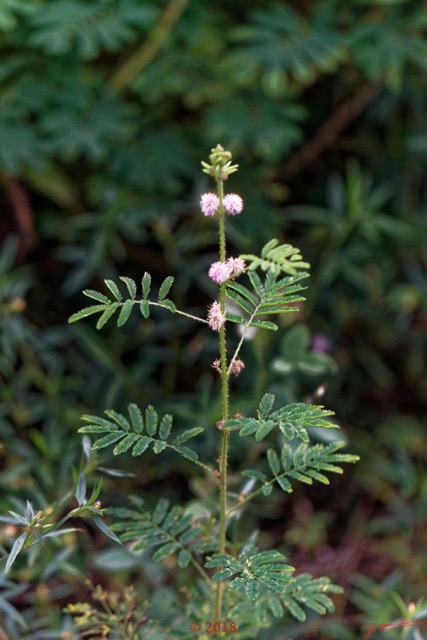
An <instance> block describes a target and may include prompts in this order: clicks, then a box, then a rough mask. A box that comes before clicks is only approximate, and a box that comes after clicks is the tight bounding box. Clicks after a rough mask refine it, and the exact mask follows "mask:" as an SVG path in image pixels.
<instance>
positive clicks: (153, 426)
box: [145, 404, 159, 436]
mask: <svg viewBox="0 0 427 640" xmlns="http://www.w3.org/2000/svg"><path fill="white" fill-rule="evenodd" d="M158 421H159V419H158V417H157V412H156V410H155V409H154V407H152V406H151V404H150V405H149V406H148V407H147V408H146V410H145V430H146V432H147V433H148V435H149V436H154V435H155V433H156V431H157V424H158Z"/></svg>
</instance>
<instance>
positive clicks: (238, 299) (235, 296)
mask: <svg viewBox="0 0 427 640" xmlns="http://www.w3.org/2000/svg"><path fill="white" fill-rule="evenodd" d="M227 297H228V298H230V299H231V300H233V301H234V302H235V303H236V304H238V305H239V307H241V308H242V309H243V310H244V311H246V313H248V314H249V315H252V313H253V311H254V307H253V306H252V305H251V304H250V302H248V301H247V300H245V299H244V298H243V297H242V296H241V295H240V294H239V293H237V291H233V290H230V289H227Z"/></svg>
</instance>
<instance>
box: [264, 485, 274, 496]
mask: <svg viewBox="0 0 427 640" xmlns="http://www.w3.org/2000/svg"><path fill="white" fill-rule="evenodd" d="M272 491H273V485H272V484H265V485H264V486H263V488H262V492H263V494H264V495H265V496H269V495H270V493H271V492H272Z"/></svg>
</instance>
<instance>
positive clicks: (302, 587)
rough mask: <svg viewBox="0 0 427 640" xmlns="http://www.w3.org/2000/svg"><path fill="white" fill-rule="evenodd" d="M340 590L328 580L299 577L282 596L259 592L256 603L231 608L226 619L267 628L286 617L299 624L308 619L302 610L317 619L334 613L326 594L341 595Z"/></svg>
mask: <svg viewBox="0 0 427 640" xmlns="http://www.w3.org/2000/svg"><path fill="white" fill-rule="evenodd" d="M342 591H343V590H342V589H341V587H338V586H336V585H334V584H332V583H331V581H330V579H329V578H326V577H321V578H313V576H311V575H310V574H309V573H301V574H300V575H298V576H295V577H294V578H293V579H292V581H288V582H286V583H285V584H284V585H283V589H282V592H281V593H271V592H268V591H267V590H264V591H262V592H261V593H260V594H259V596H258V598H257V600H256V602H248V600H247V599H245V598H242V600H241V602H239V603H238V604H236V605H234V606H232V608H231V609H230V611H229V616H230V618H232V619H233V620H236V619H237V620H239V619H242V620H245V621H247V620H250V619H251V618H252V619H253V620H254V624H258V625H260V626H264V625H265V626H267V625H270V624H271V618H272V617H274V618H282V617H283V616H284V615H285V614H286V613H288V612H289V613H290V615H291V616H292V617H294V618H296V619H297V620H299V621H300V622H303V621H304V620H306V618H307V614H306V612H305V611H304V609H311V610H312V611H314V612H315V613H318V614H319V615H325V614H326V613H331V612H333V611H334V603H333V602H332V599H331V598H330V596H329V595H328V594H332V593H342Z"/></svg>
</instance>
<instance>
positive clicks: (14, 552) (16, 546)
mask: <svg viewBox="0 0 427 640" xmlns="http://www.w3.org/2000/svg"><path fill="white" fill-rule="evenodd" d="M27 535H28V534H27V533H21V535H20V536H19V538H16V540H15V542H14V543H13V547H12V549H11V550H10V553H9V555H8V558H7V561H6V566H5V570H4V572H5V574H7V573H8V572H9V570H10V568H11V566H12V565H13V563H14V562H15V560H16V558H17V557H18V554H19V552H20V551H21V549H22V547H23V546H24V544H25V541H26V539H27Z"/></svg>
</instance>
